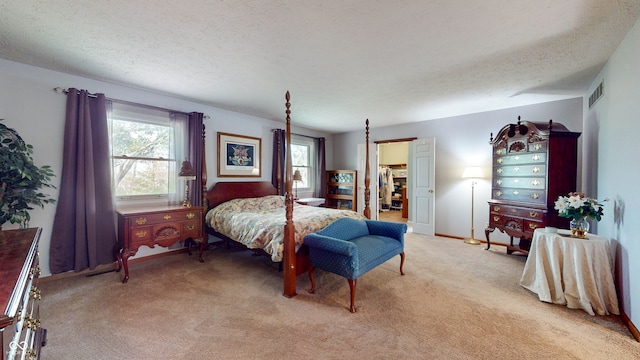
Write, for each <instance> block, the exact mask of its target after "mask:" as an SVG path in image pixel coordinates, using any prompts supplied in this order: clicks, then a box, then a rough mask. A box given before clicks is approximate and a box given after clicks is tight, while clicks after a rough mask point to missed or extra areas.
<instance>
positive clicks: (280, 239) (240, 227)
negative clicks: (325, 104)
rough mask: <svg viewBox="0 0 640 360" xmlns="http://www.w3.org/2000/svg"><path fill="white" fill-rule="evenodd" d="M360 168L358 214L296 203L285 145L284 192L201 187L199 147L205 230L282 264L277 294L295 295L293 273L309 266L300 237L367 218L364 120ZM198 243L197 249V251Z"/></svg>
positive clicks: (250, 186)
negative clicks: (361, 197)
mask: <svg viewBox="0 0 640 360" xmlns="http://www.w3.org/2000/svg"><path fill="white" fill-rule="evenodd" d="M285 99H286V104H285V105H286V111H285V113H286V115H287V116H286V140H285V143H286V144H287V145H288V144H290V143H291V117H290V114H291V111H290V105H291V104H290V103H289V100H290V95H289V92H288V91H287V93H286V95H285ZM365 124H366V126H365V138H366V149H367V150H366V161H365V163H366V168H365V177H364V185H365V189H364V212H363V214H362V215H361V214H358V213H356V212H354V211H350V210H336V209H327V208H320V207H312V206H307V205H300V204H297V203H295V202H294V198H293V192H292V187H293V185H292V184H293V181H292V179H293V175H292V172H293V171H292V167H291V149H290V147H289V146H287V149H286V161H285V163H286V164H287V165H286V168H285V178H284V179H280V178H278V179H277V182H278V184H284V190H285V195H284V196H280V195H278V190H277V188H276V187H275V186H274V185H273V184H271V182H266V181H244V182H242V181H239V182H227V181H223V182H217V183H216V184H214V185H213V186H212V187H211V188H210V189H208V190H207V188H206V166H205V165H204V164H205V159H204V157H205V156H204V154H205V153H206V151H203V159H202V164H203V173H202V178H203V180H202V186H203V202H204V203H205V204H207V211H206V215H205V219H204V221H205V229H206V231H207V233H209V234H212V235H214V236H216V237H218V238H222V239H224V240H233V241H236V242H239V243H241V244H243V245H245V246H246V247H247V248H249V249H258V250H259V251H262V252H264V253H266V254H267V255H269V256H270V257H271V259H272V260H273V261H275V262H281V263H282V269H283V277H284V291H283V295H284V296H286V297H293V296H295V295H296V277H297V275H300V274H303V273H305V272H307V271H308V269H309V258H308V250H307V249H306V248H305V246H304V244H303V240H302V239H303V238H304V235H306V234H308V233H311V232H315V231H317V230H320V229H322V228H324V227H325V226H326V225H328V224H329V223H331V222H333V221H335V220H336V219H338V218H341V217H350V218H371V209H370V189H369V186H370V175H369V173H370V168H369V146H368V145H369V120H368V119H367V120H366V123H365ZM203 248H204V246H203V247H201V253H202V250H203Z"/></svg>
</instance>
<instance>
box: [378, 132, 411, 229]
mask: <svg viewBox="0 0 640 360" xmlns="http://www.w3.org/2000/svg"><path fill="white" fill-rule="evenodd" d="M403 140H404V141H403ZM403 140H399V141H393V140H387V141H386V142H380V143H377V145H378V151H377V154H378V164H379V166H378V179H377V180H378V181H377V188H378V191H377V194H378V219H380V220H382V221H392V222H403V223H406V222H407V220H408V218H409V216H408V210H409V208H408V207H409V203H408V199H407V162H408V159H409V141H406V140H407V139H403ZM372 193H373V194H375V192H372Z"/></svg>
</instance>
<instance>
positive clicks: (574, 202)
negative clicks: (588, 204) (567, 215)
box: [569, 195, 585, 209]
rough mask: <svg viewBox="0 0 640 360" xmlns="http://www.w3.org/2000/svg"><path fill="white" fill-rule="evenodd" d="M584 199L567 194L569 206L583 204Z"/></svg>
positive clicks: (580, 205) (573, 206)
mask: <svg viewBox="0 0 640 360" xmlns="http://www.w3.org/2000/svg"><path fill="white" fill-rule="evenodd" d="M584 203H585V199H584V198H582V197H580V196H579V195H574V196H569V206H570V207H572V208H574V209H577V208H580V207H582V206H584Z"/></svg>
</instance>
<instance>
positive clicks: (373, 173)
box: [357, 144, 378, 220]
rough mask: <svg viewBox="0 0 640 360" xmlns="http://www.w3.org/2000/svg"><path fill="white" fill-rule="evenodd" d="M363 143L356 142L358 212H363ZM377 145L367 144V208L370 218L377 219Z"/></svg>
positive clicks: (364, 156) (364, 161) (364, 162)
mask: <svg viewBox="0 0 640 360" xmlns="http://www.w3.org/2000/svg"><path fill="white" fill-rule="evenodd" d="M365 149H366V147H365V145H364V144H358V184H357V185H358V204H357V206H358V213H360V214H364V173H365V166H366V157H367V154H366V152H365ZM377 149H378V145H377V144H369V178H370V183H369V191H370V193H369V194H370V196H369V208H370V209H371V220H378V154H377Z"/></svg>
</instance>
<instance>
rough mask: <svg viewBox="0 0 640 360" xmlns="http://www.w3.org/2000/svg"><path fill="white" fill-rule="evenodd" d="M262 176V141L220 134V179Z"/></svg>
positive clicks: (249, 137) (242, 136)
mask: <svg viewBox="0 0 640 360" xmlns="http://www.w3.org/2000/svg"><path fill="white" fill-rule="evenodd" d="M260 176H262V139H260V138H257V137H251V136H244V135H237V134H229V133H224V132H218V177H260Z"/></svg>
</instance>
